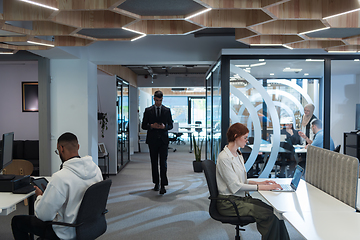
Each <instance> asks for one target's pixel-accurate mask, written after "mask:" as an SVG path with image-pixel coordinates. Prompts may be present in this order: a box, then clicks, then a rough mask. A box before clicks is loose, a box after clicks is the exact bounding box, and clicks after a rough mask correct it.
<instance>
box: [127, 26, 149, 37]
mask: <svg viewBox="0 0 360 240" xmlns="http://www.w3.org/2000/svg"><path fill="white" fill-rule="evenodd" d="M122 29H125V30H128V31H130V32H133V33H137V34H142V35H146V34H145V33H142V32H138V31H136V30H132V29H130V28H126V27H122Z"/></svg>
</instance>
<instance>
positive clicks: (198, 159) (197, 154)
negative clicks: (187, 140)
mask: <svg viewBox="0 0 360 240" xmlns="http://www.w3.org/2000/svg"><path fill="white" fill-rule="evenodd" d="M199 142H200V138H199V137H198V141H197V142H196V139H195V136H194V135H193V143H194V153H195V161H196V162H201V149H202V145H203V142H204V140H203V139H202V140H201V142H200V146H199V145H198V144H199Z"/></svg>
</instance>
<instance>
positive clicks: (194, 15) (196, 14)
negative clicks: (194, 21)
mask: <svg viewBox="0 0 360 240" xmlns="http://www.w3.org/2000/svg"><path fill="white" fill-rule="evenodd" d="M211 9H212V8H207V9H205V10H202V11H200V12H198V13H195V14H193V15H190V16H188V17H186V18H185V20H188V19H190V18H193V17H196V16H198V15H200V14H203V13H206V12H208V11H210V10H211Z"/></svg>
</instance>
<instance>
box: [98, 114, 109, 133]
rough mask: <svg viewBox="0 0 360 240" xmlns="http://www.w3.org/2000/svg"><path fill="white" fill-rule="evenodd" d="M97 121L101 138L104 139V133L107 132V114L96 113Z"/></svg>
mask: <svg viewBox="0 0 360 240" xmlns="http://www.w3.org/2000/svg"><path fill="white" fill-rule="evenodd" d="M98 120H99V121H100V127H101V137H102V138H104V131H105V130H108V127H107V123H108V119H107V113H101V112H98Z"/></svg>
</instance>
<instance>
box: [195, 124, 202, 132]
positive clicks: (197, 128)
mask: <svg viewBox="0 0 360 240" xmlns="http://www.w3.org/2000/svg"><path fill="white" fill-rule="evenodd" d="M195 124H199V125H201V121H195ZM195 131H196V132H198V133H200V132H202V127H196V128H195Z"/></svg>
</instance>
